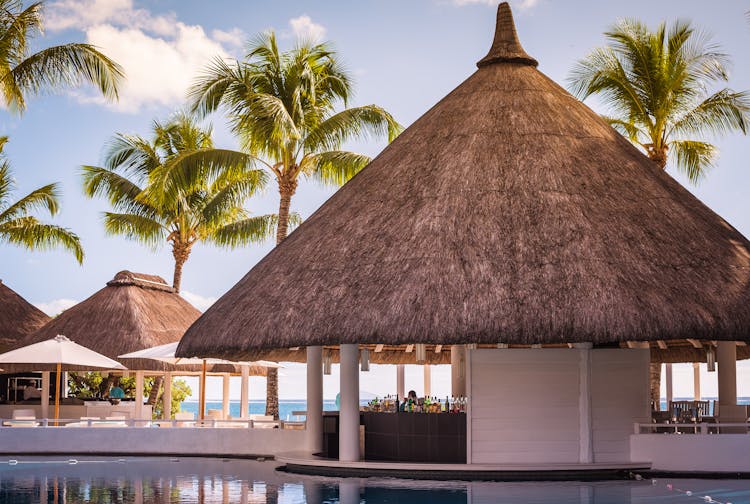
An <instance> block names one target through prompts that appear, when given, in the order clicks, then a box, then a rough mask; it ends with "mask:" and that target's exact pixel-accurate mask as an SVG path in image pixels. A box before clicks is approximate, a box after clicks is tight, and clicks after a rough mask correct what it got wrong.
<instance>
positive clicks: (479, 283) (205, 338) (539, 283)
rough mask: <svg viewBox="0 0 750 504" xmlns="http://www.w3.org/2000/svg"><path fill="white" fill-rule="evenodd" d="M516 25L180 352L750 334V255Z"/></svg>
mask: <svg viewBox="0 0 750 504" xmlns="http://www.w3.org/2000/svg"><path fill="white" fill-rule="evenodd" d="M512 24H513V21H512V18H511V13H510V8H509V7H508V5H507V4H502V5H500V7H499V9H498V30H497V33H496V34H495V42H494V43H493V45H492V49H491V51H490V53H489V54H488V55H487V57H485V58H484V59H483V60H482V61H481V62H480V64H479V68H478V70H477V71H476V72H475V73H474V74H473V75H471V76H470V77H469V78H468V79H467V80H466V81H464V82H463V83H462V84H461V85H459V86H458V87H457V88H456V89H455V90H453V91H452V92H451V93H450V94H448V96H446V97H445V98H444V99H443V100H441V101H440V102H439V103H438V104H437V105H435V106H434V107H433V108H432V109H430V110H429V111H427V112H426V113H425V114H424V115H423V116H422V117H421V118H419V119H418V120H417V121H415V122H414V123H413V124H412V125H411V126H410V127H409V128H408V129H406V130H405V131H404V132H403V133H402V134H401V135H400V136H399V137H398V138H397V139H396V140H395V141H394V142H392V143H391V144H390V145H389V146H388V147H387V148H386V149H385V150H383V152H382V153H381V154H380V155H379V156H377V157H376V158H375V159H374V160H373V161H372V162H371V163H370V164H369V165H368V166H367V167H366V168H365V169H363V170H362V171H361V172H360V173H359V174H358V175H357V176H355V177H354V178H353V179H352V180H351V181H350V182H349V183H347V184H346V185H345V186H343V187H342V188H341V189H340V190H339V191H338V192H337V193H336V194H334V195H333V196H332V197H331V198H330V199H329V200H328V201H326V202H325V203H324V204H323V205H322V206H321V207H320V208H319V209H318V210H317V211H316V212H315V213H314V214H313V215H312V216H311V217H310V218H309V219H308V220H307V221H306V222H305V223H303V224H302V225H301V226H299V228H297V230H295V231H294V232H293V233H291V234H290V235H289V237H288V238H287V239H286V240H284V242H283V243H282V244H280V245H279V246H278V247H276V248H275V249H274V250H273V251H271V252H270V253H269V254H268V255H267V256H266V257H265V258H264V259H263V260H261V261H260V262H259V263H258V264H257V265H256V266H255V267H254V268H253V269H252V270H251V271H250V272H249V273H248V274H247V275H245V277H244V278H242V280H240V281H239V282H238V283H237V284H236V285H235V286H234V287H233V288H232V289H231V290H229V291H228V292H227V293H226V294H225V295H224V296H223V297H222V298H221V299H219V300H218V301H217V302H216V303H215V304H214V305H213V306H212V307H211V308H210V309H209V310H208V311H206V313H204V314H203V316H201V318H200V319H199V320H198V321H197V322H196V323H195V324H194V325H193V326H192V327H191V328H190V329H189V330H188V332H187V333H186V335H185V337H184V338H183V339H182V342H181V344H180V347H179V350H178V354H179V355H194V354H197V353H201V354H206V355H212V356H217V357H221V356H226V355H235V356H238V358H239V357H241V356H242V354H243V352H248V351H250V350H252V349H254V348H271V347H293V346H305V345H319V344H338V343H384V344H401V343H420V342H423V343H442V344H451V343H472V342H473V343H493V342H506V343H525V344H529V343H560V342H595V343H607V342H619V341H628V340H657V339H661V340H673V339H686V338H698V339H709V340H748V339H750V310H748V306H750V242H748V240H747V239H745V237H744V236H742V235H741V234H740V233H739V232H738V231H737V230H736V229H734V228H733V227H732V226H731V225H729V224H728V223H727V222H726V221H725V220H723V219H722V218H721V217H719V216H718V215H717V214H715V213H714V212H713V211H711V209H709V208H708V207H706V206H705V205H704V204H703V203H701V202H700V201H699V200H698V199H697V198H695V197H694V196H693V195H692V194H690V193H689V192H688V191H687V190H686V189H684V188H683V187H682V186H680V184H679V183H677V182H676V181H675V180H674V179H672V178H671V177H670V176H669V175H668V174H667V173H665V172H664V171H663V170H661V169H659V167H658V166H657V165H656V164H655V163H653V162H652V161H650V160H649V159H648V158H647V157H646V156H644V155H643V154H642V153H641V152H640V151H638V149H636V148H635V147H634V146H633V145H631V144H630V143H629V142H628V141H627V140H626V139H625V138H623V137H622V136H621V135H620V134H619V133H617V132H616V131H614V130H613V129H612V128H611V127H609V125H607V124H606V123H605V122H604V121H603V120H602V119H601V118H600V117H599V115H597V114H596V113H595V112H594V111H592V110H590V109H589V108H588V107H587V106H586V105H584V104H583V103H581V102H580V101H579V100H577V99H575V98H574V97H573V96H571V95H570V94H569V93H567V92H566V91H565V90H564V89H563V88H562V87H560V86H559V85H557V84H556V83H555V82H553V81H552V80H551V79H549V78H548V77H547V76H545V75H544V74H542V73H541V72H540V71H539V70H537V68H536V65H535V63H536V62H535V60H533V58H530V57H528V56H526V55H525V54H526V53H525V52H524V51H523V49H522V48H521V45H520V43H519V42H518V40H517V38H516V37H515V29H513V26H512ZM563 29H564V27H563ZM182 352H184V353H182Z"/></svg>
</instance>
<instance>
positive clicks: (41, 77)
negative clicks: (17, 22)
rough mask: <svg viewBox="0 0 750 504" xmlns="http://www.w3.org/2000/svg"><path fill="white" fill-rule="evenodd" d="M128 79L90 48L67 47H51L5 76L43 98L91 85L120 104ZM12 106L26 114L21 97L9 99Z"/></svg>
mask: <svg viewBox="0 0 750 504" xmlns="http://www.w3.org/2000/svg"><path fill="white" fill-rule="evenodd" d="M123 78H124V73H123V70H122V67H120V65H118V64H117V63H115V62H114V61H112V60H111V59H109V58H108V57H107V56H105V55H104V54H102V53H101V52H99V50H97V49H96V48H95V47H94V46H92V45H89V44H65V45H61V46H55V47H49V48H47V49H43V50H41V51H39V52H38V53H35V54H32V55H30V56H29V57H28V58H26V59H25V60H23V61H21V62H20V63H18V65H17V66H16V67H15V68H13V69H11V71H10V72H8V73H6V74H5V75H3V84H5V83H6V82H5V81H8V82H9V83H12V85H13V86H14V87H16V88H17V89H18V90H20V91H21V93H31V94H39V93H40V92H42V91H46V90H54V89H56V88H58V87H60V86H78V85H80V84H82V83H90V84H93V85H94V86H96V87H98V88H99V91H101V93H102V94H103V95H104V96H105V98H107V99H108V100H117V98H118V87H119V85H120V83H121V81H122V79H123ZM6 100H8V102H9V104H10V105H12V106H15V107H16V108H17V109H18V110H19V111H23V109H24V108H25V104H24V103H23V102H22V101H19V100H18V96H6Z"/></svg>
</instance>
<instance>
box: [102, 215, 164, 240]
mask: <svg viewBox="0 0 750 504" xmlns="http://www.w3.org/2000/svg"><path fill="white" fill-rule="evenodd" d="M103 220H104V229H105V231H106V232H107V234H110V235H115V236H117V235H119V236H124V237H126V238H129V239H131V240H135V241H137V242H140V243H142V244H144V245H146V246H147V247H151V248H152V249H156V248H157V247H159V245H161V244H163V243H164V242H165V241H166V239H167V230H166V229H165V228H164V226H163V225H162V224H161V223H160V222H158V221H156V220H154V219H151V218H149V217H147V216H143V215H135V214H132V213H113V212H104V214H103Z"/></svg>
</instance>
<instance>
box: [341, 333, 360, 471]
mask: <svg viewBox="0 0 750 504" xmlns="http://www.w3.org/2000/svg"><path fill="white" fill-rule="evenodd" d="M339 353H340V359H341V370H340V381H341V384H340V385H341V411H340V412H339V460H340V461H342V462H356V461H358V460H359V345H357V344H353V345H351V344H349V345H340V346H339Z"/></svg>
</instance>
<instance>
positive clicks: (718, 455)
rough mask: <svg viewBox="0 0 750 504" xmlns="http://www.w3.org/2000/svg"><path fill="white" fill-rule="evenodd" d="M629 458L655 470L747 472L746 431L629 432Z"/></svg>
mask: <svg viewBox="0 0 750 504" xmlns="http://www.w3.org/2000/svg"><path fill="white" fill-rule="evenodd" d="M630 454H631V460H632V461H633V462H643V461H645V462H651V468H652V469H654V470H657V471H686V472H692V471H698V472H705V471H716V472H745V473H747V472H750V435H747V434H714V435H701V434H683V435H676V434H631V436H630Z"/></svg>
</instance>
